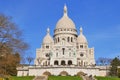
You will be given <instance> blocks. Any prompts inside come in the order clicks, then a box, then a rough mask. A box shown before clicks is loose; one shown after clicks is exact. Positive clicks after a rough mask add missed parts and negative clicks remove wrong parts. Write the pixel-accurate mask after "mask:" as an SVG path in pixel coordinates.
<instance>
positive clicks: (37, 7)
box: [0, 0, 120, 59]
mask: <svg viewBox="0 0 120 80" xmlns="http://www.w3.org/2000/svg"><path fill="white" fill-rule="evenodd" d="M64 4H66V5H67V7H68V15H69V17H70V18H71V19H72V20H73V21H74V23H75V25H76V28H77V30H78V34H79V27H80V26H82V27H83V31H84V35H85V36H86V38H87V40H88V43H89V47H94V48H95V57H96V59H97V58H98V57H115V56H120V0H0V13H4V14H5V15H8V16H12V17H13V19H12V20H13V22H15V23H16V24H17V25H18V26H19V28H20V29H21V30H23V38H24V40H25V41H26V42H28V43H29V45H30V49H29V50H28V51H27V53H29V54H28V55H31V56H33V57H35V53H36V48H39V47H40V46H41V44H42V40H43V38H44V36H45V35H46V29H47V27H49V28H50V31H51V35H53V31H54V29H55V27H56V23H57V21H58V20H59V19H60V18H61V17H62V15H63V7H64Z"/></svg>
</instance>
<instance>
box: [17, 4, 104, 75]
mask: <svg viewBox="0 0 120 80" xmlns="http://www.w3.org/2000/svg"><path fill="white" fill-rule="evenodd" d="M67 12H68V11H67V7H66V6H64V11H63V16H62V18H61V19H60V20H59V21H58V22H57V24H56V28H55V30H54V36H53V37H52V36H50V30H49V28H48V29H47V34H46V36H45V37H44V39H43V42H42V46H41V48H38V49H37V50H36V58H35V66H28V67H25V66H24V67H18V68H17V70H18V76H22V75H24V76H26V75H30V76H33V75H34V76H37V75H42V74H43V73H44V72H45V71H48V72H50V73H51V74H52V75H59V74H60V72H62V71H66V72H67V73H68V74H69V75H72V76H73V75H76V74H77V73H78V72H84V73H86V74H88V75H97V76H100V75H102V76H104V75H106V69H104V68H102V67H96V66H95V59H94V48H89V47H88V42H87V39H86V37H85V36H84V35H83V30H82V27H81V28H80V34H79V35H77V29H76V27H75V24H74V22H73V21H72V20H71V19H70V18H69V16H68V14H67Z"/></svg>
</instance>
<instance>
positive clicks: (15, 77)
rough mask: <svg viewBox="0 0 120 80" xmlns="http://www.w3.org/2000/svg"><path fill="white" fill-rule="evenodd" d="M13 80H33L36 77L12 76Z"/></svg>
mask: <svg viewBox="0 0 120 80" xmlns="http://www.w3.org/2000/svg"><path fill="white" fill-rule="evenodd" d="M11 78H12V79H11V80H32V79H33V78H34V76H22V77H17V76H12V77H11Z"/></svg>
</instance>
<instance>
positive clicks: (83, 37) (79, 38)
mask: <svg viewBox="0 0 120 80" xmlns="http://www.w3.org/2000/svg"><path fill="white" fill-rule="evenodd" d="M77 42H78V43H87V39H86V37H85V36H84V35H83V33H82V28H80V35H79V36H78V38H77Z"/></svg>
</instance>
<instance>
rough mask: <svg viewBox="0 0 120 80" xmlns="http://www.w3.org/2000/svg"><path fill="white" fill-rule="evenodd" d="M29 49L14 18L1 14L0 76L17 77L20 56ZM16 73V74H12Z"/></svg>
mask: <svg viewBox="0 0 120 80" xmlns="http://www.w3.org/2000/svg"><path fill="white" fill-rule="evenodd" d="M27 49H28V45H27V43H26V42H24V41H23V39H22V32H21V30H19V29H18V26H17V25H16V24H15V23H14V22H12V18H11V17H8V16H5V15H4V14H0V74H5V73H6V74H8V75H15V74H16V66H17V65H18V64H19V63H20V54H21V53H24V51H25V50H27ZM12 71H14V72H12Z"/></svg>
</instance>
